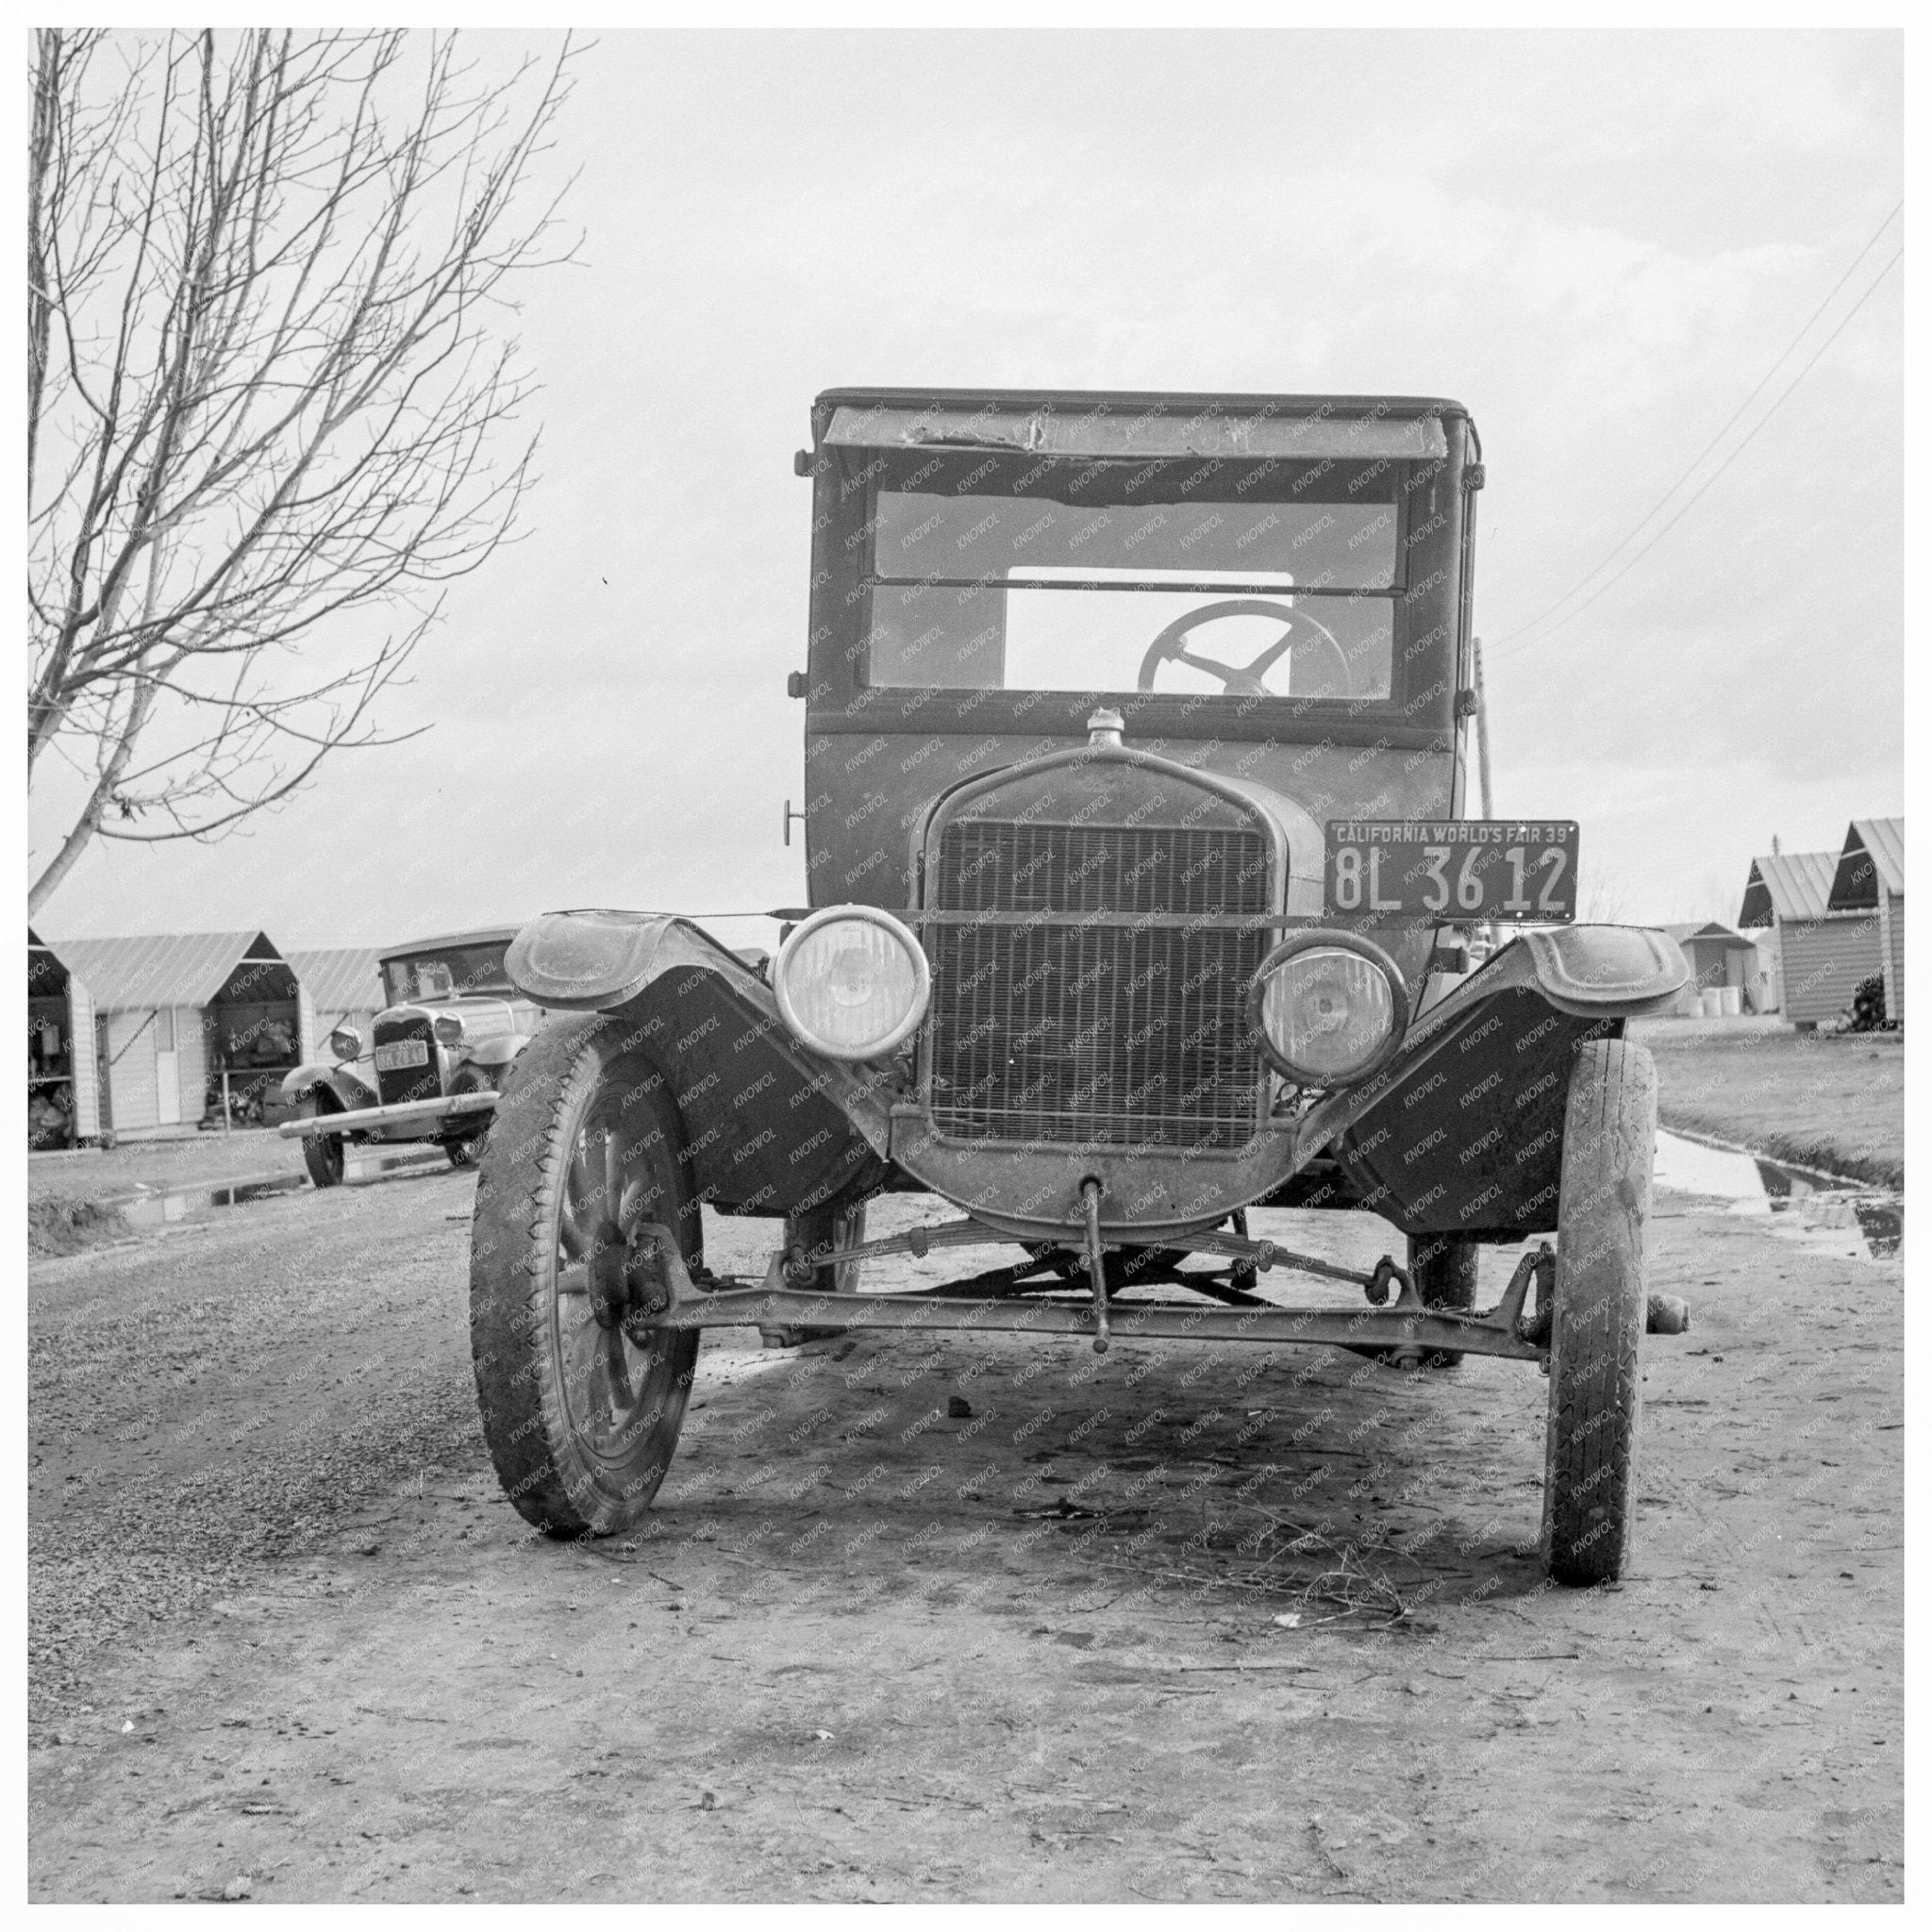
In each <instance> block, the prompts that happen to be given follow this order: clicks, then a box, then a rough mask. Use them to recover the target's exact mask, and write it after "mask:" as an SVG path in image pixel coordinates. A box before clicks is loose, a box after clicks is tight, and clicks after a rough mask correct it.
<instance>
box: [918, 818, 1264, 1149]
mask: <svg viewBox="0 0 1932 1932" xmlns="http://www.w3.org/2000/svg"><path fill="white" fill-rule="evenodd" d="M1268 887H1269V867H1268V847H1267V842H1266V841H1265V839H1264V838H1263V837H1262V836H1261V834H1260V833H1258V832H1229V831H1222V830H1204V829H1200V828H1195V829H1191V830H1179V829H1174V828H1163V827H1146V826H1108V825H1089V826H1068V825H1035V824H1024V825H1023V824H999V823H989V822H987V821H984V820H980V821H974V822H971V823H964V824H954V825H949V826H948V827H946V829H945V831H944V832H943V833H942V835H941V847H940V854H939V865H938V868H937V872H936V875H935V876H934V878H933V880H932V890H931V903H932V904H934V905H935V906H937V907H939V908H943V909H945V910H949V911H1002V912H1034V913H1039V914H1041V915H1043V916H1042V917H1041V918H1040V919H1039V920H1038V922H1037V923H1034V924H1027V925H995V924H986V925H946V926H934V927H931V928H929V929H928V932H927V941H926V944H927V953H928V957H929V958H930V959H931V962H932V968H933V1000H932V1008H931V1012H932V1019H931V1030H930V1040H931V1069H932V1074H931V1091H930V1096H929V1098H930V1105H931V1108H932V1114H933V1122H934V1124H935V1125H936V1126H938V1127H939V1128H940V1129H941V1131H942V1132H944V1133H948V1134H952V1135H955V1136H957V1137H958V1138H960V1139H964V1140H992V1141H1086V1142H1093V1143H1097V1144H1101V1145H1108V1146H1122V1145H1134V1146H1163V1147H1204V1148H1213V1147H1236V1146H1240V1145H1241V1144H1243V1143H1244V1142H1245V1141H1248V1140H1249V1139H1251V1138H1252V1136H1253V1134H1254V1132H1255V1125H1256V1121H1257V1113H1258V1108H1259V1107H1260V1104H1261V1093H1262V1088H1263V1085H1264V1081H1265V1067H1264V1064H1263V1061H1262V1058H1261V1056H1260V1053H1259V1050H1258V1048H1257V1044H1256V1042H1255V1041H1254V1038H1253V1036H1252V1035H1251V1033H1250V1032H1249V1030H1248V1025H1247V1019H1246V996H1247V988H1248V982H1249V980H1250V979H1251V978H1252V977H1253V975H1254V972H1255V969H1256V968H1257V966H1258V965H1259V964H1260V962H1261V959H1262V958H1263V956H1264V955H1265V954H1266V952H1267V950H1268V946H1269V944H1270V936H1269V934H1268V933H1267V931H1266V930H1265V929H1264V930H1260V931H1257V932H1253V933H1227V932H1199V931H1195V932H1190V931H1187V930H1186V929H1184V928H1179V927H1174V926H1159V927H1147V928H1143V929H1141V930H1140V931H1135V930H1132V929H1130V928H1123V927H1119V926H1105V925H1091V924H1085V925H1083V924H1077V923H1076V922H1077V921H1078V920H1079V919H1080V918H1081V917H1082V915H1086V914H1092V913H1098V912H1106V913H1125V914H1129V915H1132V914H1136V913H1142V912H1160V913H1180V914H1186V915H1191V916H1201V917H1211V916H1214V915H1217V914H1227V913H1241V912H1263V911H1266V910H1267V909H1268V899H1269V891H1268Z"/></svg>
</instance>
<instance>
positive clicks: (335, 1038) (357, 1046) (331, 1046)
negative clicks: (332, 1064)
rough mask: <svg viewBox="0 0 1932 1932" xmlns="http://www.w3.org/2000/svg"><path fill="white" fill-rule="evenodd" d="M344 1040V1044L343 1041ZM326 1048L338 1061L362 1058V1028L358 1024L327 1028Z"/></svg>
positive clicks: (343, 1061) (344, 1061)
mask: <svg viewBox="0 0 1932 1932" xmlns="http://www.w3.org/2000/svg"><path fill="white" fill-rule="evenodd" d="M344 1041H346V1042H347V1044H346V1045H345V1044H344V1043H343V1042H344ZM328 1050H329V1052H331V1053H332V1054H334V1055H335V1057H336V1059H337V1060H338V1062H342V1063H346V1062H347V1061H350V1060H358V1059H360V1058H362V1029H361V1028H360V1027H359V1026H335V1027H331V1028H330V1029H329V1036H328Z"/></svg>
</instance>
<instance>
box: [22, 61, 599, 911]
mask: <svg viewBox="0 0 1932 1932" xmlns="http://www.w3.org/2000/svg"><path fill="white" fill-rule="evenodd" d="M570 58H571V49H570V46H569V43H568V42H565V43H564V46H563V49H562V51H561V53H560V54H559V55H558V58H557V60H556V61H555V62H554V63H546V64H544V65H543V66H541V67H537V66H534V65H532V64H528V63H526V64H525V66H523V67H520V68H519V69H518V70H517V72H516V73H515V74H513V75H509V76H508V77H506V78H499V79H497V80H495V81H488V82H486V81H484V80H481V79H479V78H478V77H477V75H476V73H475V69H474V68H470V67H466V66H465V65H463V64H461V63H460V62H459V61H458V57H457V53H456V48H455V43H454V42H453V40H451V39H450V38H448V37H441V36H438V37H430V36H425V35H414V34H405V33H349V34H340V33H322V34H293V33H287V32H269V31H249V32H241V33H223V34H215V33H199V34H192V35H175V36H171V37H169V38H167V39H165V40H156V39H152V38H143V37H138V36H120V35H113V34H104V33H100V32H72V31H63V30H61V29H58V28H47V29H42V30H41V31H39V32H38V33H37V34H36V36H35V40H34V58H33V71H32V76H31V78H32V88H33V95H32V102H31V110H30V116H29V124H28V175H27V191H28V221H27V450H26V455H27V496H28V521H29V561H28V580H27V624H28V633H29V639H30V660H29V663H30V684H29V688H28V695H27V770H28V784H29V788H30V789H31V788H33V787H34V786H35V784H36V781H37V780H39V779H43V778H45V777H47V776H48V774H50V773H52V772H53V771H54V770H55V769H56V768H57V767H56V763H55V762H54V761H50V762H49V763H48V764H47V765H44V766H43V765H42V757H43V755H44V754H47V753H49V752H52V753H54V754H55V758H56V760H58V761H64V763H65V764H66V765H67V766H68V767H69V768H71V769H72V770H73V771H75V772H77V773H78V774H80V779H81V784H82V789H83V790H84V791H85V794H86V798H85V804H84V806H83V807H82V808H80V809H79V811H78V813H77V816H75V818H74V821H73V823H72V825H71V827H70V828H69V829H67V830H66V832H65V835H64V837H63V838H62V839H61V842H60V845H59V849H58V852H56V853H55V855H54V856H53V858H51V859H50V860H49V861H48V862H47V863H46V864H45V866H44V868H43V869H42V871H41V872H40V874H39V875H38V877H37V878H36V879H35V881H34V884H33V887H32V890H31V893H30V895H29V901H28V903H29V908H30V910H31V911H38V910H39V908H41V907H42V904H43V903H44V902H45V901H46V899H47V897H48V896H49V894H51V893H52V892H53V891H54V890H55V888H56V887H57V886H58V884H59V883H60V881H61V879H62V878H64V877H65V876H66V874H67V873H68V871H69V870H70V869H71V868H72V866H73V865H74V863H75V860H76V859H77V858H79V857H80V855H81V853H82V852H83V851H84V850H85V849H86V847H87V845H88V844H89V842H90V841H92V840H93V839H95V838H103V839H120V840H133V841H157V840H166V839H182V838H192V839H208V838H210V837H214V836H218V835H220V834H221V833H223V832H224V831H226V830H229V829H231V828H233V827H234V826H235V825H236V824H239V823H240V822H241V821H242V820H243V819H245V818H246V817H247V816H248V815H249V814H250V813H251V812H256V811H259V810H260V809H261V808H263V807H264V806H267V805H270V804H273V803H274V802H275V801H276V800H279V799H284V798H286V797H288V796H289V795H290V793H291V792H292V791H295V790H296V788H297V787H299V786H300V785H301V784H302V783H303V782H304V781H305V780H306V779H308V777H309V776H310V775H311V774H313V772H314V771H315V769H316V767H317V765H318V764H319V763H320V762H321V761H322V759H323V758H325V756H326V755H327V754H328V753H329V752H330V751H333V750H336V749H338V748H340V747H342V746H350V745H371V744H380V743H392V742H395V739H393V738H385V737H384V736H382V735H381V733H380V732H379V730H378V728H377V726H376V724H375V719H374V715H373V710H372V707H373V705H374V701H375V698H376V696H377V694H378V693H379V692H380V691H382V690H383V689H384V687H385V686H386V685H388V684H389V683H391V681H392V680H393V679H394V677H395V676H396V674H397V673H398V671H399V670H400V669H401V668H402V667H403V665H404V664H405V663H406V662H407V660H408V657H409V654H410V652H411V651H412V650H413V649H414V648H415V646H416V644H417V642H418V641H420V639H421V638H422V636H423V634H424V632H425V628H426V627H427V626H428V625H429V624H431V623H432V622H433V621H434V618H435V616H436V613H437V608H438V598H439V595H440V591H439V589H438V587H439V586H441V585H442V584H444V583H446V582H447V581H448V580H449V579H451V578H453V577H456V576H458V575H462V574H464V573H466V572H468V571H471V570H474V569H475V567H476V566H477V565H478V564H479V563H481V562H482V561H483V559H484V558H487V557H488V556H489V555H490V553H491V551H492V550H493V549H494V548H495V546H496V545H497V544H498V543H499V542H500V541H503V539H504V538H505V537H506V536H507V535H508V533H509V531H510V528H511V525H512V524H513V521H514V519H515V516H516V512H517V509H518V507H519V504H520V502H521V500H522V496H523V493H524V491H525V487H526V485H527V482H528V480H529V474H530V473H529V464H530V458H531V456H532V453H533V449H534V441H532V440H528V439H525V438H524V437H522V436H521V435H519V436H517V437H516V438H515V440H514V444H513V446H512V447H511V448H510V449H508V451H505V452H500V451H499V448H498V445H499V443H500V442H501V441H503V438H502V437H501V436H500V435H499V434H498V432H500V431H502V430H503V429H504V426H505V425H506V424H507V423H508V421H509V420H510V419H512V418H513V417H514V416H515V415H516V412H517V410H518V408H519V406H520V405H521V404H522V403H523V402H524V401H525V397H526V395H527V393H528V383H527V379H526V378H525V375H523V374H522V373H521V372H520V370H519V367H518V365H517V361H516V344H515V342H514V341H512V340H510V339H508V337H507V336H506V335H505V334H504V331H503V323H504V320H505V317H506V315H507V313H508V300H507V295H508V291H507V290H506V288H505V284H506V281H507V280H508V278H510V277H512V276H520V275H521V274H522V272H523V271H525V270H527V269H530V268H533V267H535V266H538V265H539V264H541V263H543V262H546V261H555V260H558V259H560V258H563V257H564V255H566V254H567V252H568V251H567V250H562V251H559V250H558V248H557V247H556V246H555V245H554V243H553V240H552V238H553V237H554V235H555V233H556V201H555V198H554V197H553V198H551V199H549V200H547V201H545V202H543V203H542V204H541V206H539V207H537V208H534V209H530V208H525V200H526V193H527V187H528V176H529V174H530V172H531V164H532V162H533V161H534V160H535V158H537V157H538V156H539V155H540V154H541V153H542V152H544V151H545V143H546V142H547V139H548V136H549V134H550V131H551V129H552V125H553V123H554V121H555V117H556V114H557V112H558V108H559V106H560V105H561V102H562V100H563V97H564V94H565V92H566V85H567V83H566V63H567V62H568V60H569V59H570ZM46 789H47V788H46V787H44V786H43V787H42V795H44V792H45V791H46ZM61 824H66V819H65V817H64V816H63V818H62V820H61Z"/></svg>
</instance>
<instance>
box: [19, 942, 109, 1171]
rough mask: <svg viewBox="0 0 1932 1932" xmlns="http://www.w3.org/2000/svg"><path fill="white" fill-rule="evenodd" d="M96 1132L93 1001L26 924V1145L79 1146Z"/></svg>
mask: <svg viewBox="0 0 1932 1932" xmlns="http://www.w3.org/2000/svg"><path fill="white" fill-rule="evenodd" d="M100 1131H101V1124H100V1108H99V1105H98V1100H97V1095H96V1089H95V1079H94V1015H93V1001H92V998H91V997H90V995H89V993H88V990H87V987H86V985H85V984H84V983H83V981H82V980H81V979H80V977H79V976H78V975H77V974H75V972H74V971H73V970H72V968H70V967H69V966H68V964H67V962H66V961H65V960H64V959H62V958H60V956H59V955H58V953H56V952H55V951H54V949H53V947H51V946H49V945H47V944H46V943H45V942H44V941H42V939H41V937H40V935H39V934H38V933H36V932H35V931H34V929H33V927H32V926H28V927H27V933H26V1144H27V1145H28V1147H30V1148H35V1149H47V1148H54V1147H82V1146H86V1145H87V1144H88V1143H89V1142H90V1141H93V1140H95V1139H97V1138H98V1137H99V1134H100Z"/></svg>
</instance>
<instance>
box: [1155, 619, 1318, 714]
mask: <svg viewBox="0 0 1932 1932" xmlns="http://www.w3.org/2000/svg"><path fill="white" fill-rule="evenodd" d="M1220 617H1278V618H1279V619H1280V620H1281V621H1282V623H1283V624H1285V625H1287V626H1288V628H1287V629H1286V630H1285V631H1283V632H1282V634H1281V635H1280V637H1278V638H1277V639H1276V640H1275V641H1274V642H1273V643H1272V644H1270V645H1269V646H1268V648H1267V649H1266V650H1265V651H1263V652H1262V653H1261V655H1260V656H1259V657H1258V658H1256V659H1255V660H1254V661H1253V663H1251V664H1248V665H1245V666H1241V665H1235V664H1223V663H1220V662H1218V661H1217V660H1216V659H1214V658H1196V657H1194V656H1193V655H1192V654H1191V652H1190V651H1189V650H1188V648H1187V644H1186V641H1185V640H1186V638H1187V635H1188V633H1189V632H1190V631H1191V630H1193V629H1194V628H1195V627H1196V626H1197V625H1203V624H1212V623H1213V622H1214V620H1215V619H1216V618H1220ZM1302 625H1307V628H1308V629H1310V630H1312V631H1313V632H1314V633H1315V635H1316V636H1317V637H1319V638H1320V639H1321V640H1322V641H1323V642H1324V643H1325V644H1326V645H1327V646H1328V648H1329V649H1330V650H1331V651H1333V652H1334V653H1335V661H1336V663H1337V664H1338V665H1340V666H1341V691H1342V694H1344V695H1346V693H1347V692H1348V691H1349V687H1350V682H1351V680H1350V678H1349V674H1348V653H1347V652H1346V651H1344V650H1343V649H1342V648H1341V645H1340V644H1339V643H1337V642H1336V641H1335V634H1334V633H1333V632H1332V631H1331V630H1329V628H1328V627H1327V625H1324V624H1322V623H1321V622H1319V621H1318V620H1317V619H1315V618H1313V617H1310V616H1309V615H1308V613H1307V611H1306V610H1292V609H1291V608H1289V607H1288V606H1287V605H1286V604H1277V603H1276V602H1275V601H1274V599H1273V598H1271V597H1224V598H1222V599H1221V601H1220V602H1219V603H1215V604H1204V605H1202V607H1201V608H1200V609H1198V610H1190V611H1189V612H1188V613H1187V614H1186V615H1185V616H1183V617H1177V618H1175V619H1174V622H1173V623H1172V624H1171V625H1168V627H1167V628H1166V629H1165V630H1164V631H1162V632H1161V633H1160V635H1159V636H1158V638H1156V639H1155V640H1154V641H1153V642H1152V643H1151V644H1149V645H1148V647H1147V655H1146V656H1145V657H1144V658H1141V681H1140V684H1139V686H1138V687H1137V689H1139V690H1141V691H1152V690H1153V689H1154V674H1155V673H1156V672H1157V671H1158V670H1159V669H1160V667H1161V666H1162V665H1163V664H1165V663H1167V662H1168V661H1169V660H1170V659H1172V660H1173V661H1174V662H1175V663H1177V664H1191V665H1192V666H1193V668H1194V669H1195V670H1196V671H1206V672H1208V674H1209V675H1211V676H1214V677H1218V678H1220V680H1221V683H1222V689H1223V690H1224V691H1225V692H1226V693H1227V695H1228V696H1229V697H1238V698H1265V697H1286V696H1288V695H1289V693H1288V692H1286V691H1270V690H1269V689H1268V687H1267V685H1266V684H1264V683H1263V682H1262V679H1263V678H1265V677H1266V676H1267V675H1268V672H1269V670H1270V669H1271V667H1272V666H1273V665H1274V660H1275V659H1276V658H1279V657H1280V656H1281V655H1282V653H1283V652H1284V651H1286V650H1288V649H1289V648H1290V646H1291V645H1292V644H1295V643H1297V642H1299V641H1300V638H1299V635H1298V633H1299V629H1300V626H1302Z"/></svg>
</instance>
